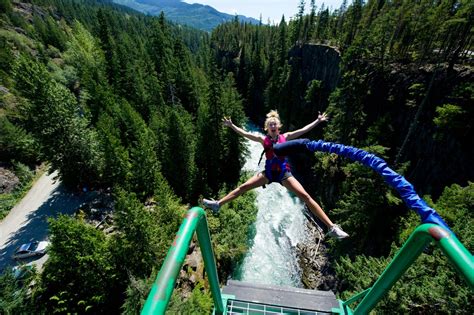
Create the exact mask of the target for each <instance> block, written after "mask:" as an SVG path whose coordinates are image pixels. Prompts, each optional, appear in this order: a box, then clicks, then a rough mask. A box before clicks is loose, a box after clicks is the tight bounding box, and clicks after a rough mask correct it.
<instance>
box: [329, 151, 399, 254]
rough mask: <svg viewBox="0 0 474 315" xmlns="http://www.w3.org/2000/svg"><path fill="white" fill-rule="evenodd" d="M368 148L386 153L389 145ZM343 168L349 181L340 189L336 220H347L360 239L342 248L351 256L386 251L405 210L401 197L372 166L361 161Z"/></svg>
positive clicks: (346, 179) (345, 226)
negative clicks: (367, 165) (402, 206)
mask: <svg viewBox="0 0 474 315" xmlns="http://www.w3.org/2000/svg"><path fill="white" fill-rule="evenodd" d="M365 150H367V151H368V152H373V153H374V154H376V155H378V156H383V154H384V152H385V151H386V148H383V147H380V146H374V147H370V148H366V149H365ZM341 169H342V172H343V174H344V177H345V180H344V182H343V183H342V186H341V187H340V188H339V200H338V201H337V202H336V207H335V208H334V209H333V210H332V213H333V214H334V217H335V218H336V219H337V218H340V219H339V220H337V221H340V220H342V221H343V222H344V223H343V226H344V228H347V230H348V231H350V233H351V235H352V237H354V238H355V239H357V240H358V241H357V242H356V243H355V244H354V243H352V244H347V245H346V246H344V245H340V246H338V247H339V248H343V250H342V251H344V252H346V253H349V254H350V255H354V254H356V255H357V254H359V253H366V254H368V255H374V256H377V255H384V254H386V253H387V252H388V251H389V249H390V244H391V240H392V239H393V236H394V234H395V232H396V230H395V229H394V227H395V226H396V225H397V222H398V217H399V215H400V214H401V213H402V211H401V209H400V207H399V205H400V204H401V200H400V199H399V198H398V197H396V196H395V195H396V192H394V191H392V190H391V189H390V187H389V186H388V185H386V184H385V183H384V181H383V178H382V177H381V176H380V175H379V174H377V173H376V172H374V171H373V170H372V169H370V168H368V167H366V166H364V165H362V164H360V163H358V162H355V163H348V164H346V165H345V166H343V167H342V168H341ZM374 235H377V238H374Z"/></svg>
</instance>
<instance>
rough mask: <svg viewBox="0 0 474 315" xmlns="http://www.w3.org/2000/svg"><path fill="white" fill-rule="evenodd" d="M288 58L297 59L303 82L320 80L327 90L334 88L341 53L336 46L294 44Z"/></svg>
mask: <svg viewBox="0 0 474 315" xmlns="http://www.w3.org/2000/svg"><path fill="white" fill-rule="evenodd" d="M290 58H293V60H295V59H298V60H299V67H300V71H301V75H302V79H303V82H305V83H308V82H310V81H311V80H320V81H322V82H323V85H324V87H325V88H326V89H327V90H329V91H333V90H334V89H335V88H336V86H337V84H338V82H339V78H340V71H339V64H340V62H341V55H340V53H339V51H338V50H337V49H336V48H333V47H330V46H326V45H314V44H305V45H302V46H295V47H294V48H293V49H292V50H291V51H290Z"/></svg>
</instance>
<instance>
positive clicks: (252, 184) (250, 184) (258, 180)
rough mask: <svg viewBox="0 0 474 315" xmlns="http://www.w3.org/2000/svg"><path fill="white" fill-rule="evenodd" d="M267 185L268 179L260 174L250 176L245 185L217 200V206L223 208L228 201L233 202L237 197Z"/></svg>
mask: <svg viewBox="0 0 474 315" xmlns="http://www.w3.org/2000/svg"><path fill="white" fill-rule="evenodd" d="M267 183H268V179H267V178H266V177H265V176H264V175H263V174H262V173H258V174H255V175H254V176H252V177H251V178H250V179H249V180H247V181H246V182H245V183H243V184H242V185H240V186H239V187H237V188H236V189H234V190H232V191H231V192H230V193H228V194H227V195H226V196H224V197H222V198H221V199H220V200H219V206H223V205H224V204H226V203H228V202H229V201H232V200H234V199H235V198H237V197H238V196H240V195H242V194H244V193H246V192H247V191H249V190H251V189H254V188H257V187H260V186H263V185H265V184H267Z"/></svg>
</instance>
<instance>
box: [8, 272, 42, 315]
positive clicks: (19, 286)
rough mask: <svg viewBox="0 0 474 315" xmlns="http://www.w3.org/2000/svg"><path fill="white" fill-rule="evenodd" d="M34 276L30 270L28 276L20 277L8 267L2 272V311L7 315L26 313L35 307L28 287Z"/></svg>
mask: <svg viewBox="0 0 474 315" xmlns="http://www.w3.org/2000/svg"><path fill="white" fill-rule="evenodd" d="M33 278H34V272H29V273H28V274H27V275H26V278H23V279H19V278H17V277H15V273H14V272H13V271H12V270H11V269H10V267H7V268H5V269H4V270H3V272H2V273H1V274H0V312H1V313H2V314H5V315H13V314H26V313H28V311H31V308H32V307H33V304H32V301H31V299H30V298H29V294H28V287H29V286H30V284H31V281H32V280H33Z"/></svg>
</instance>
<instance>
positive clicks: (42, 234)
mask: <svg viewBox="0 0 474 315" xmlns="http://www.w3.org/2000/svg"><path fill="white" fill-rule="evenodd" d="M55 176H57V173H56V172H55V173H52V174H50V175H48V174H47V173H45V174H43V176H41V177H40V178H39V180H38V181H37V182H36V183H35V184H34V186H33V187H32V188H31V189H30V191H29V192H28V193H27V194H26V196H25V197H24V198H23V199H22V200H21V201H20V202H19V203H18V204H17V205H16V206H15V207H14V208H13V209H12V210H11V211H10V213H9V214H8V216H7V217H6V218H4V219H3V221H1V222H0V272H2V271H3V269H4V268H6V267H7V266H14V265H15V264H16V262H15V261H14V260H12V259H11V256H12V254H13V252H14V251H15V249H16V248H17V247H18V246H20V245H21V244H23V243H27V242H30V241H33V240H39V241H41V240H47V239H48V222H47V219H48V218H50V217H56V216H57V215H58V214H60V213H64V214H72V213H74V211H75V209H77V208H78V207H79V206H80V205H81V204H82V203H83V200H84V197H83V196H77V195H75V194H73V193H71V192H68V191H66V189H65V188H64V187H63V186H62V185H61V184H60V182H59V180H54V177H55ZM46 259H47V255H45V256H43V257H42V258H40V259H36V260H35V259H32V260H27V261H25V262H33V263H34V264H36V265H38V267H39V268H41V266H42V264H43V263H44V262H45V261H46Z"/></svg>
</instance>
